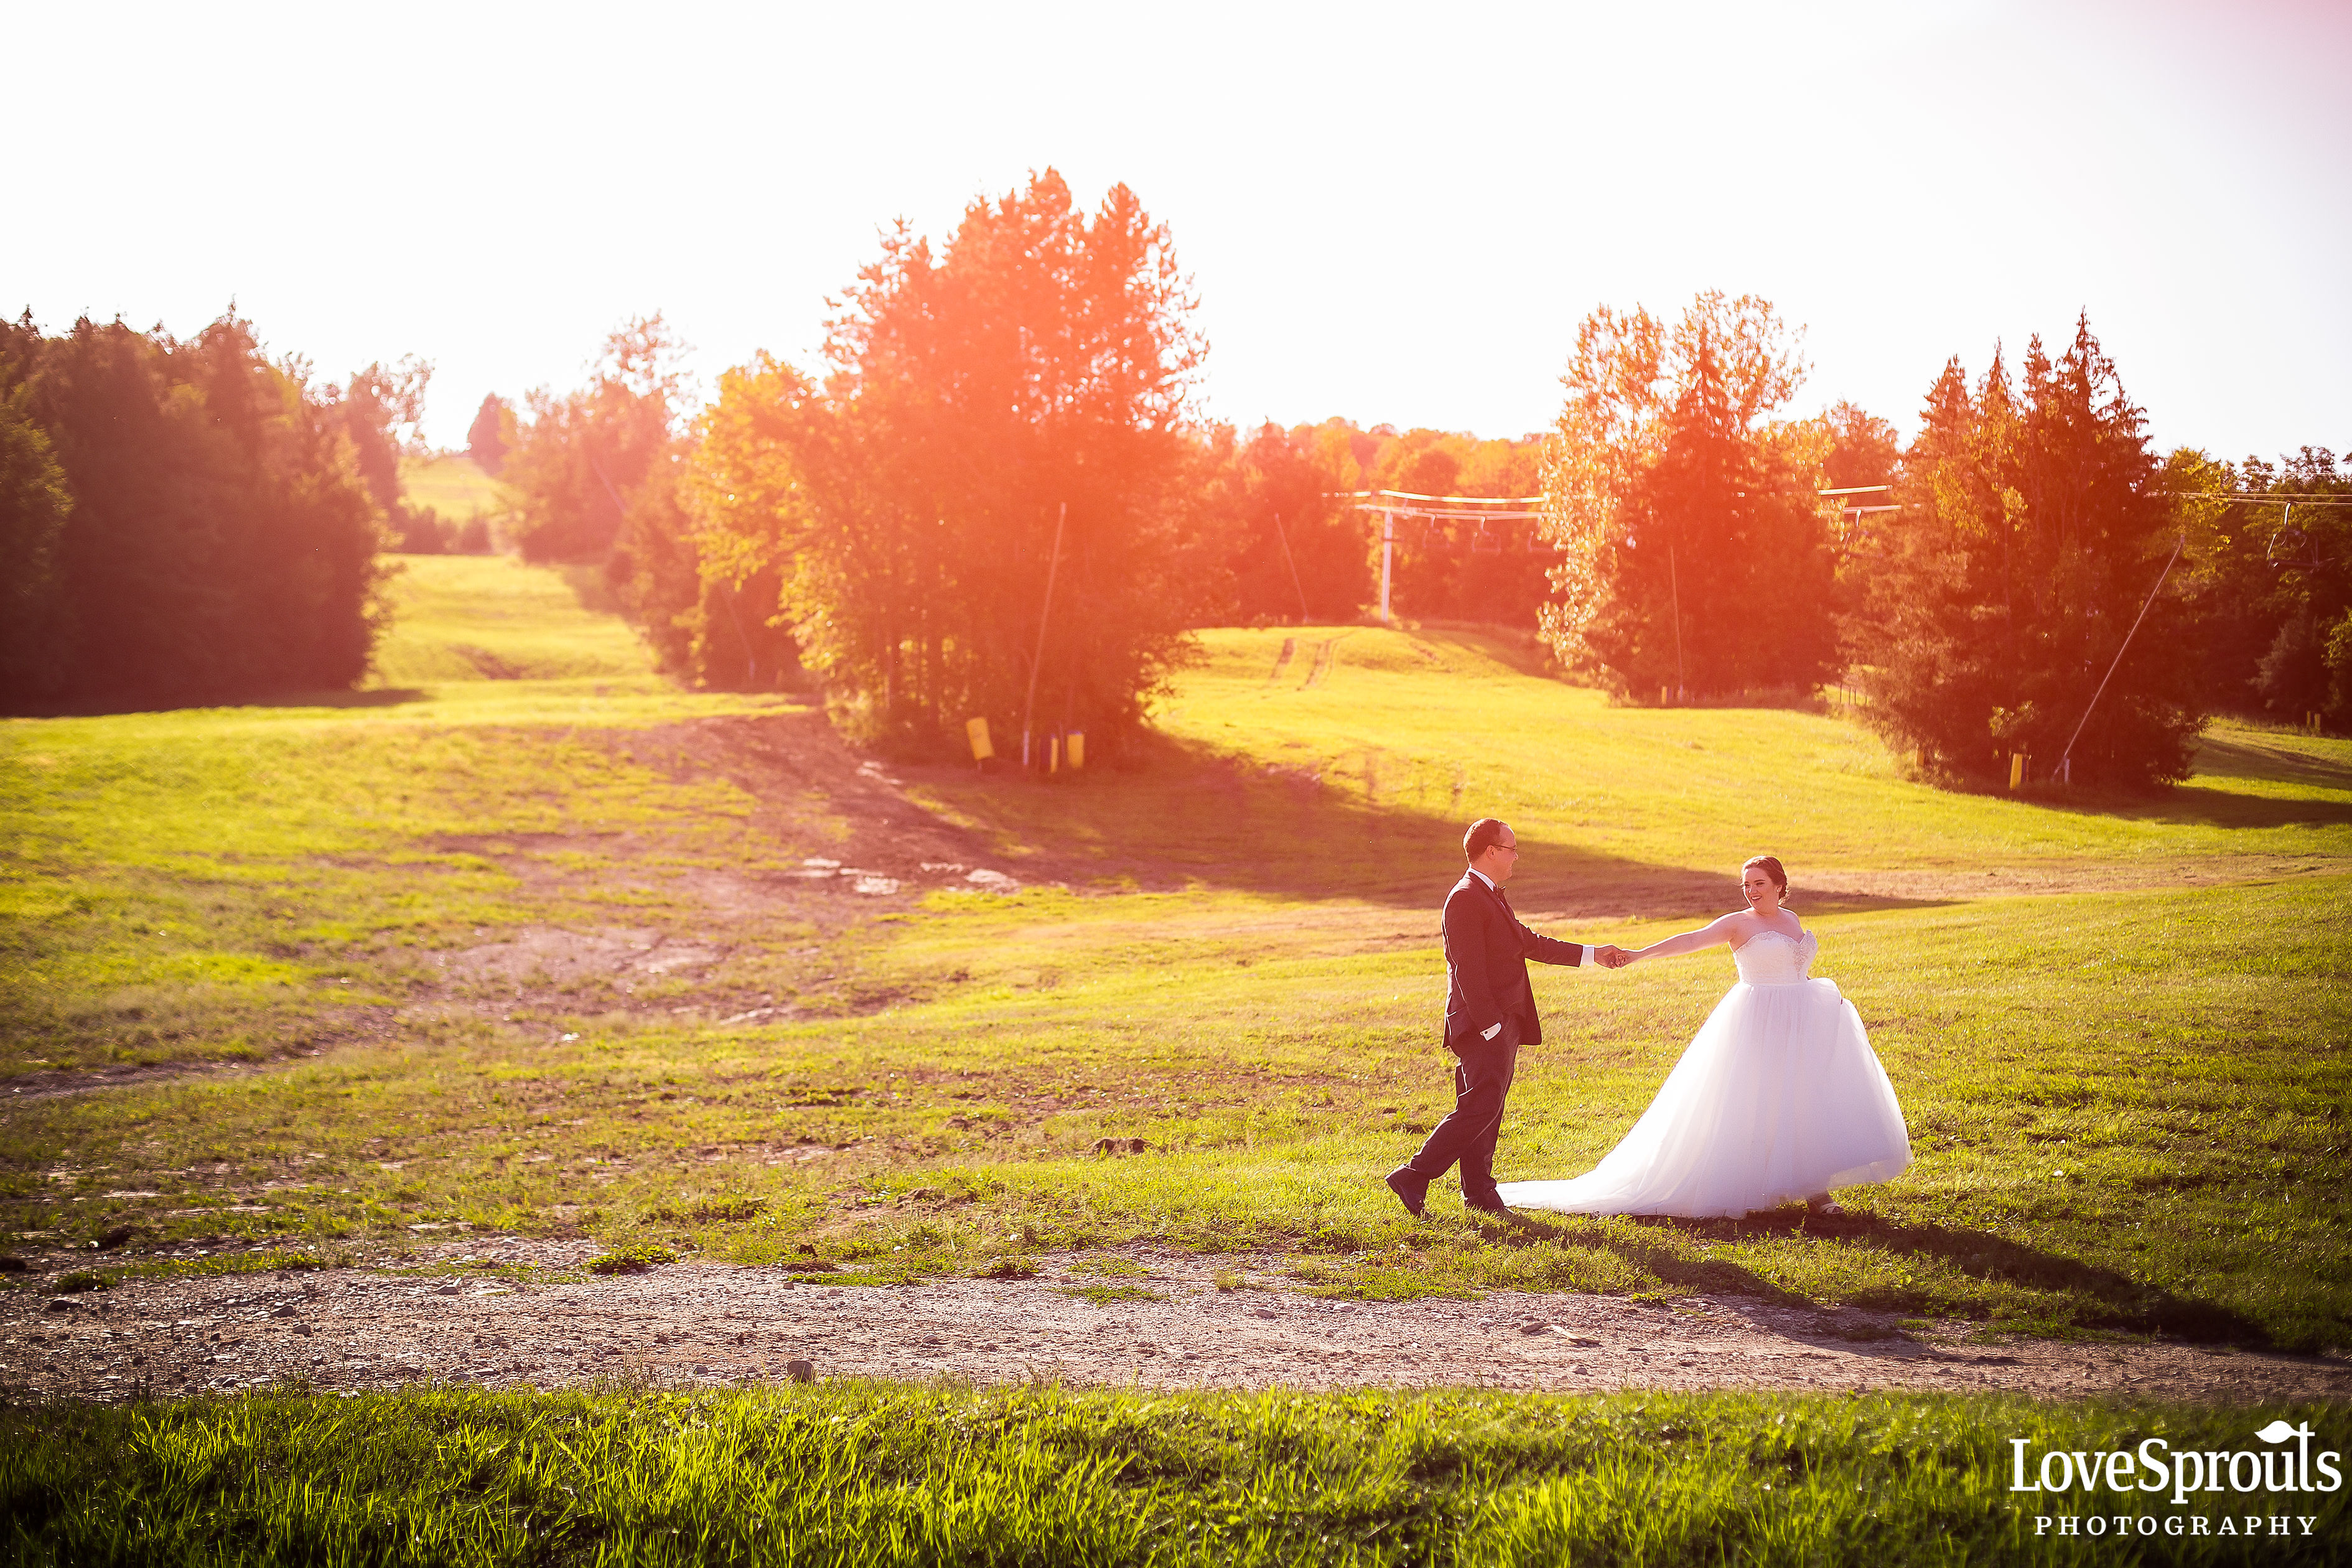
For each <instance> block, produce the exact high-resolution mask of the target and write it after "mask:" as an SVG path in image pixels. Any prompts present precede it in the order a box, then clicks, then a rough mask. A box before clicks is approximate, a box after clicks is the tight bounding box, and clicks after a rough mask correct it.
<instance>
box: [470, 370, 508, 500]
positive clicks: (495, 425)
mask: <svg viewBox="0 0 2352 1568" xmlns="http://www.w3.org/2000/svg"><path fill="white" fill-rule="evenodd" d="M513 433H514V410H513V409H511V408H509V407H508V406H507V400H506V399H505V398H503V397H500V396H499V395H498V394H497V393H495V392H493V393H490V394H488V395H486V396H484V397H483V399H482V405H481V406H480V407H479V408H478V409H476V410H475V411H474V422H473V424H471V425H469V426H467V427H466V455H467V457H469V458H473V459H474V466H475V467H477V468H480V469H481V470H482V472H484V473H486V474H488V475H489V476H490V477H491V478H492V479H496V478H498V476H499V473H500V472H501V471H503V470H504V468H505V467H506V460H507V448H508V447H509V446H510V445H512V442H511V440H510V439H509V437H511V436H512V435H513Z"/></svg>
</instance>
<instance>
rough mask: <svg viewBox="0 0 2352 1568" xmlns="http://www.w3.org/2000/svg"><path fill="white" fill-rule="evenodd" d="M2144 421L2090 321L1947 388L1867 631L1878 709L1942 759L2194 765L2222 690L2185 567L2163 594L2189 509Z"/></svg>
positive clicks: (1923, 436) (2076, 774)
mask: <svg viewBox="0 0 2352 1568" xmlns="http://www.w3.org/2000/svg"><path fill="white" fill-rule="evenodd" d="M2145 424H2146V421H2145V420H2144V419H2143V417H2142V416H2141V413H2140V410H2139V409H2138V408H2137V406H2136V405H2133V403H2132V402H2131V400H2130V398H2129V397H2128V396H2126V394H2125V392H2124V388H2123V384H2122V382H2121V380H2120V378H2119V377H2118V376H2117V375H2116V367H2115V364H2114V363H2113V362H2112V361H2110V360H2109V359H2108V358H2107V357H2106V355H2105V353H2103V352H2102V351H2101V349H2100V347H2099V343H2098V340H2097V339H2096V338H2095V337H2093V336H2092V335H2091V331H2090V325H2089V323H2088V321H2082V322H2078V323H2077V325H2076V328H2075V332H2074V342H2072V343H2071V344H2069V345H2068V346H2067V348H2066V350H2065V352H2064V353H2061V354H2060V355H2059V356H2058V358H2056V359H2055V360H2053V359H2051V358H2050V356H2049V355H2048V354H2047V353H2045V352H2044V351H2043V349H2042V342H2041V340H2040V339H2039V338H2036V339H2034V340H2033V341H2032V344H2031V346H2030V347H2029V348H2028V349H2027V351H2026V355H2025V363H2024V375H2023V378H2022V380H2021V382H2019V383H2017V384H2012V383H2011V378H2010V375H2009V373H2008V371H2007V368H2006V366H2005V365H2004V363H2003V362H2002V359H2001V356H2000V354H1999V353H1995V354H1994V356H1993V362H1992V364H1991V365H1990V367H1989V368H1988V369H1987V370H1986V371H1985V373H1984V374H1983V375H1982V377H1980V378H1979V381H1978V382H1977V384H1976V385H1975V386H1974V387H1973V388H1971V387H1970V386H1969V384H1968V379H1967V376H1966V374H1965V373H1964V372H1963V370H1962V369H1961V366H1960V363H1959V362H1958V359H1954V360H1953V361H1951V362H1950V363H1948V364H1947V365H1946V366H1945V368H1944V371H1943V374H1941V375H1940V376H1938V377H1937V380H1936V384H1935V385H1934V386H1933V387H1932V388H1930V389H1929V392H1928V395H1927V411H1926V420H1925V428H1924V429H1923V430H1922V431H1921V432H1920V435H1919V437H1918V439H1917V440H1916V441H1914V442H1913V443H1912V445H1911V447H1910V449H1909V450H1908V451H1907V452H1906V454H1905V456H1904V462H1903V466H1902V470H1901V479H1900V483H1899V485H1898V488H1897V489H1896V491H1895V494H1896V497H1897V499H1898V500H1899V502H1900V504H1901V506H1902V510H1901V511H1900V512H1899V513H1897V514H1895V515H1896V517H1897V519H1898V521H1897V522H1896V524H1895V526H1893V527H1889V528H1885V529H1881V530H1878V531H1875V533H1874V538H1873V541H1872V544H1873V550H1874V552H1873V555H1872V558H1871V566H1872V570H1871V572H1870V574H1869V581H1868V592H1867V603H1866V611H1867V613H1866V614H1865V615H1864V616H1863V617H1862V618H1861V620H1860V621H1859V622H1858V623H1857V625H1856V626H1855V634H1856V635H1855V637H1854V638H1853V642H1854V647H1855V651H1856V653H1857V654H1858V655H1859V658H1860V659H1861V661H1862V668H1863V685H1864V690H1865V692H1866V693H1867V695H1868V696H1869V698H1870V700H1871V701H1870V707H1869V708H1868V710H1867V711H1868V712H1869V713H1870V714H1871V716H1872V720H1873V722H1874V724H1875V725H1877V727H1879V728H1880V729H1882V730H1883V731H1886V732H1887V733H1888V734H1889V735H1890V736H1893V737H1895V739H1896V740H1897V741H1898V742H1900V743H1905V744H1908V745H1910V746H1912V747H1914V748H1916V750H1917V752H1919V753H1920V755H1921V758H1922V761H1923V762H1924V763H1927V765H1928V766H1929V767H1930V768H1932V769H1934V770H1936V771H1938V772H1943V773H1952V774H1957V775H1959V776H1962V777H1966V778H1970V779H1974V780H1976V781H1979V782H1982V783H1991V782H1994V781H1996V780H1998V779H2000V777H2001V776H2002V775H2003V773H2005V772H2006V771H2007V769H2008V768H2009V766H2010V763H2011V758H2013V757H2014V756H2016V755H2018V754H2019V753H2023V754H2024V755H2025V756H2027V757H2028V758H2029V759H2030V762H2029V768H2030V770H2032V771H2036V772H2039V773H2047V772H2048V771H2049V769H2050V768H2051V767H2052V766H2053V765H2054V764H2057V763H2060V762H2061V761H2062V760H2063V762H2064V763H2065V765H2066V768H2067V772H2068V775H2069V777H2070V778H2071V779H2073V780H2075V781H2079V782H2084V783H2116V784H2136V783H2144V782H2150V781H2169V780H2174V779H2179V778H2182V777H2185V776H2187V773H2188V771H2189V757H2190V753H2191V752H2192V751H2193V749H2194V746H2195V742H2196V737H2197V734H2198V731H2200V730H2201V729H2202V728H2203V726H2204V721H2205V711H2206V704H2205V700H2204V699H2205V696H2206V692H2205V691H2204V690H2203V689H2201V687H2202V683H2201V681H2200V673H2199V670H2198V668H2197V666H2196V656H2195V653H2194V651H2193V641H2192V638H2191V637H2190V633H2191V630H2192V627H2193V620H2194V616H2193V606H2192V605H2191V603H2190V601H2189V596H2188V595H2187V593H2186V592H2185V588H2186V583H2185V580H2184V583H2183V584H2181V585H2180V586H2179V588H2176V589H2175V591H2173V592H2171V593H2155V594H2154V596H2153V597H2151V594H2152V592H2153V591H2154V590H2155V589H2156V587H2157V584H2158V581H2159V579H2160V578H2166V577H2167V576H2168V574H2167V571H2166V568H2167V567H2168V563H2170V561H2171V560H2172V557H2173V555H2174V553H2175V552H2176V550H2177V548H2178V542H2179V526H2178V525H2179V513H2180V508H2179V504H2178V501H2177V500H2176V498H2175V497H2174V496H2173V494H2172V493H2171V490H2172V487H2171V486H2169V485H2168V484H2167V483H2166V482H2164V481H2165V468H2164V465H2163V464H2162V463H2161V462H2160V461H2159V460H2158V458H2157V457H2156V455H2155V454H2154V453H2153V452H2152V451H2151V450H2149V447H2148V443H2147V436H2146V434H2145ZM2143 616H2145V618H2144V619H2143ZM2135 627H2137V632H2135V630H2134V628H2135ZM2127 637H2128V638H2131V639H2132V646H2131V648H2130V656H2131V657H2130V658H2129V660H2128V661H2127V662H2126V663H2123V664H2118V663H2117V662H2116V661H2117V657H2118V655H2119V654H2121V653H2122V652H2123V651H2124V648H2125V640H2126V638H2127ZM2110 668H2114V670H2115V677H2114V679H2113V681H2112V683H2110V684H2109V685H2108V686H2107V688H2106V689H2105V691H2104V692H2102V691H2101V689H2100V688H2101V684H2102V682H2103V681H2105V679H2107V671H2108V670H2109V669H2110Z"/></svg>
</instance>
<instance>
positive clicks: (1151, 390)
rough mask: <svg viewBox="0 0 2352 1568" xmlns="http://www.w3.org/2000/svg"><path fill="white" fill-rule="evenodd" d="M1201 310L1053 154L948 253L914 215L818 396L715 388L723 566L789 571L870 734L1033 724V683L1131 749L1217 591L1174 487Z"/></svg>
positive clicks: (782, 585) (763, 369) (787, 617)
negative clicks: (1198, 606) (1077, 202)
mask: <svg viewBox="0 0 2352 1568" xmlns="http://www.w3.org/2000/svg"><path fill="white" fill-rule="evenodd" d="M1192 306H1193V300H1192V292H1191V289H1190V287H1189V285H1188V284H1187V283H1186V281H1185V279H1183V278H1182V276H1181V274H1180V273H1179V272H1178V270H1177V268H1176V263H1175V258H1174V254H1173V252H1172V250H1171V246H1170V241H1169V235H1168V231H1167V229H1166V228H1165V226H1161V225H1160V224H1157V223H1154V222H1153V221H1152V220H1151V218H1150V216H1149V215H1147V214H1146V213H1145V212H1144V210H1143V207H1142V205H1141V204H1140V203H1139V201H1138V200H1137V199H1136V196H1135V195H1134V193H1133V192H1131V191H1129V189H1127V187H1125V186H1124V185H1120V186H1114V187H1113V188H1112V189H1111V191H1110V192H1109V194H1108V195H1106V196H1105V197H1104V199H1103V202H1102V205H1101V206H1100V207H1099V208H1097V211H1096V212H1095V213H1094V214H1093V215H1092V216H1087V214H1085V213H1082V212H1080V211H1078V210H1076V208H1075V207H1074V206H1073V205H1072V203H1071V200H1070V194H1069V189H1068V187H1067V186H1066V184H1064V183H1063V182H1062V179H1061V177H1060V176H1059V175H1058V174H1055V173H1054V172H1053V171H1052V170H1050V169H1049V170H1047V171H1045V173H1044V174H1039V175H1036V176H1034V178H1033V179H1032V180H1031V181H1030V183H1029V185H1028V187H1027V188H1026V189H1025V190H1023V191H1018V192H1015V193H1013V194H1011V195H1006V196H1005V197H1003V199H1001V200H997V201H987V200H982V201H976V202H974V203H972V204H971V206H970V207H968V208H967V209H966V211H965V213H964V216H963V221H962V223H961V226H959V227H958V228H957V230H956V233H955V235H954V236H953V237H952V238H951V239H950V241H949V242H948V244H947V246H946V247H945V248H944V250H943V251H941V252H940V253H938V254H936V255H935V254H934V252H933V250H932V248H931V246H930V243H929V241H928V240H926V239H922V238H919V237H915V236H912V235H910V234H909V233H908V232H907V231H906V230H905V228H904V227H901V228H899V229H898V231H896V232H894V233H893V234H892V235H890V236H889V237H887V239H886V241H885V242H884V246H883V253H882V256H881V258H880V259H878V260H877V261H876V262H875V263H873V264H872V265H871V266H869V267H867V268H865V269H863V270H862V271H861V272H860V273H859V275H858V279H857V281H856V285H855V286H854V287H852V288H851V289H850V290H849V291H848V295H847V298H846V300H845V304H844V308H843V310H842V311H841V313H840V315H839V316H838V317H837V318H836V319H835V321H834V322H833V330H832V334H831V336H830V338H829V340H828V343H827V355H828V358H829V359H830V361H831V363H832V373H831V374H830V375H829V376H828V377H827V378H826V379H825V381H824V383H823V384H822V385H817V384H812V383H810V382H809V381H807V380H806V379H805V378H803V377H802V376H800V375H798V374H796V373H794V372H793V371H791V370H789V369H788V368H786V367H784V366H782V365H780V364H778V363H775V362H773V361H772V360H770V359H767V358H764V357H763V358H761V360H760V361H758V362H757V363H754V364H753V365H751V366H750V367H747V368H745V369H742V370H738V371H733V372H730V373H729V374H728V375H727V376H726V377H725V378H724V379H723V380H722V381H721V383H720V387H719V400H718V402H717V404H716V405H714V406H713V407H712V409H711V410H710V411H709V414H708V415H707V416H706V418H705V420H704V423H703V426H702V431H701V439H700V444H699V448H698V453H697V455H696V457H695V458H694V459H693V461H692V464H691V466H690V477H689V479H688V481H687V484H686V487H685V494H686V495H687V496H688V504H689V505H690V507H691V508H692V510H693V511H694V515H695V517H696V519H697V526H698V539H699V541H700V542H701V543H700V547H701V549H702V552H703V559H704V562H705V568H704V569H705V572H706V574H718V575H719V576H722V577H726V578H729V579H737V580H740V579H741V578H743V577H745V576H746V575H748V574H751V573H753V572H757V571H763V570H764V571H767V572H770V573H772V574H774V576H775V578H776V580H777V582H778V584H779V587H778V592H777V600H776V603H775V605H774V606H773V610H772V614H773V615H774V616H775V617H776V618H777V619H778V621H779V622H780V623H781V624H782V625H784V626H789V627H790V628H791V629H792V630H793V633H794V635H795V636H796V637H798V638H799V640H800V644H801V647H802V650H803V658H805V659H806V660H807V661H808V662H809V663H810V664H812V665H814V666H815V667H816V668H821V669H823V670H824V671H826V672H827V673H828V674H829V675H831V676H832V677H833V678H834V679H836V680H837V681H839V682H840V683H842V684H843V685H844V686H845V687H847V688H850V689H854V690H855V691H856V692H857V693H858V694H859V695H860V697H861V698H862V700H863V715H864V726H863V727H864V728H865V729H866V731H868V732H869V733H872V734H875V735H877V736H880V735H888V736H894V737H896V738H897V739H898V740H899V741H900V742H901V743H905V744H910V745H916V746H919V747H923V748H927V749H928V748H935V747H939V746H941V745H943V744H945V743H946V742H944V741H943V739H942V737H944V736H950V735H952V734H953V733H954V732H955V731H956V730H957V729H959V728H960V727H961V725H962V724H963V722H964V721H966V720H967V719H969V718H971V717H973V716H976V715H977V716H992V717H994V718H996V719H997V720H998V721H1000V722H1010V723H1012V724H1013V727H1014V728H1016V729H1017V728H1018V721H1019V719H1020V717H1021V713H1022V710H1023V706H1024V696H1025V694H1026V693H1027V692H1028V691H1029V689H1031V687H1032V685H1033V684H1034V688H1035V690H1036V706H1037V718H1038V721H1039V724H1040V726H1041V727H1042V728H1044V729H1049V730H1063V729H1066V728H1069V727H1072V726H1074V725H1083V726H1085V727H1086V728H1087V729H1090V730H1092V731H1094V732H1095V734H1096V735H1097V738H1098V740H1104V741H1108V742H1111V743H1112V744H1113V745H1116V743H1117V741H1118V737H1119V736H1120V735H1121V734H1122V733H1123V732H1124V731H1128V730H1129V729H1131V728H1132V727H1133V726H1134V725H1135V724H1136V723H1137V721H1139V715H1140V710H1141V700H1142V697H1143V695H1144V693H1146V692H1147V691H1148V690H1150V689H1151V688H1152V686H1153V685H1154V684H1155V683H1156V682H1157V680H1158V679H1159V678H1160V674H1161V672H1162V671H1163V670H1165V669H1166V668H1168V666H1169V664H1170V662H1171V659H1173V658H1175V657H1176V656H1177V654H1178V652H1179V650H1180V648H1181V643H1182V638H1183V630H1184V627H1185V626H1187V625H1188V624H1190V621H1191V618H1192V616H1191V612H1192V609H1193V607H1194V605H1195V603H1196V601H1198V600H1200V599H1201V598H1202V596H1203V593H1204V584H1203V577H1204V575H1205V574H1204V573H1203V572H1202V570H1200V569H1199V568H1200V567H1202V565H1204V564H1205V563H1204V562H1200V561H1188V559H1187V543H1186V540H1187V535H1186V532H1185V531H1184V530H1183V529H1182V528H1181V513H1182V512H1183V511H1184V510H1185V508H1184V506H1183V505H1182V504H1181V498H1180V494H1179V487H1180V485H1181V481H1182V480H1183V479H1184V478H1185V477H1186V475H1187V473H1188V471H1189V467H1188V460H1187V458H1188V451H1189V450H1190V449H1191V446H1190V443H1191V437H1190V436H1189V435H1188V433H1187V431H1186V428H1185V424H1186V418H1187V416H1188V412H1189V404H1188V396H1189V393H1190V390H1191V384H1192V374H1193V373H1194V372H1195V371H1196V370H1197V368H1198V367H1199V365H1200V363H1201V357H1202V352H1203V347H1204V345H1203V344H1202V342H1201V341H1200V339H1199V338H1198V337H1197V335H1196V334H1195V333H1194V332H1193V331H1192V327H1191V325H1190V316H1191V312H1192ZM1065 509H1066V514H1067V520H1068V521H1067V526H1066V538H1065V540H1064V542H1063V544H1062V549H1061V559H1060V564H1059V566H1058V567H1057V568H1055V572H1056V573H1057V575H1058V577H1059V581H1058V583H1057V584H1056V585H1055V590H1054V600H1055V603H1054V606H1053V609H1052V613H1051V614H1050V615H1047V614H1046V613H1045V612H1046V606H1045V592H1046V576H1047V572H1048V568H1049V565H1050V564H1051V563H1050V562H1049V555H1050V554H1051V546H1052V540H1053V537H1054V532H1055V525H1056V520H1057V518H1058V517H1059V516H1060V515H1061V514H1062V513H1063V511H1064V510H1065ZM1041 620H1042V621H1043V624H1044V627H1045V630H1044V635H1043V637H1042V638H1041V637H1040V636H1039V626H1040V623H1041ZM1033 678H1034V679H1033Z"/></svg>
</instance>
